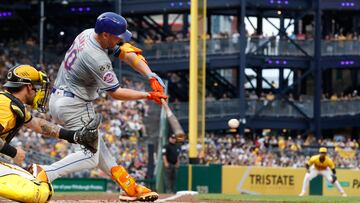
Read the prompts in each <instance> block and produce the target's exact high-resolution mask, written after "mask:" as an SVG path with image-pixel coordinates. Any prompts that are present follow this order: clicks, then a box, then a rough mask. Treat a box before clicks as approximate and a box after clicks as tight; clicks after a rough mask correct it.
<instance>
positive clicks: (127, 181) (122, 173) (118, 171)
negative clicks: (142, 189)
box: [111, 166, 137, 196]
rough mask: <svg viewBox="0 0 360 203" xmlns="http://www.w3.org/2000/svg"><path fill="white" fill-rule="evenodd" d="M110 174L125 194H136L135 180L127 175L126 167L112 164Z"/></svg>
mask: <svg viewBox="0 0 360 203" xmlns="http://www.w3.org/2000/svg"><path fill="white" fill-rule="evenodd" d="M111 175H112V178H113V180H115V181H116V182H117V183H118V184H119V185H120V187H121V189H123V190H124V191H125V192H126V194H127V195H129V196H135V195H136V193H137V192H136V182H135V180H134V178H133V177H131V176H130V175H129V173H128V172H127V171H126V169H125V168H124V167H122V166H114V167H112V168H111Z"/></svg>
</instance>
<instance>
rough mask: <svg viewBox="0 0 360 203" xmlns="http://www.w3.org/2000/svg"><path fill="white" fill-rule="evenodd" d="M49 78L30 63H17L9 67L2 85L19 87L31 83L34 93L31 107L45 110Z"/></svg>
mask: <svg viewBox="0 0 360 203" xmlns="http://www.w3.org/2000/svg"><path fill="white" fill-rule="evenodd" d="M49 83H50V82H49V79H48V77H47V75H46V74H45V73H43V72H41V71H38V70H36V69H35V68H34V67H32V66H30V65H19V66H15V67H13V68H11V69H10V70H9V71H8V74H7V81H6V83H5V84H4V85H3V86H4V87H7V88H14V87H21V86H23V85H33V87H34V88H35V89H36V95H35V98H34V100H33V104H32V108H33V109H38V110H39V111H40V112H45V106H46V103H47V99H48V93H49Z"/></svg>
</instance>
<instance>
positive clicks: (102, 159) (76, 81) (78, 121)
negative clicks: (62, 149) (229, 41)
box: [43, 29, 119, 181]
mask: <svg viewBox="0 0 360 203" xmlns="http://www.w3.org/2000/svg"><path fill="white" fill-rule="evenodd" d="M94 37H95V33H94V29H88V30H85V31H83V32H82V33H81V34H79V35H78V36H77V37H76V39H75V40H74V42H73V44H72V45H71V47H70V48H69V50H68V51H67V53H66V55H65V58H64V61H63V62H62V64H61V67H60V70H59V73H58V75H57V78H56V81H55V88H56V89H60V90H59V91H58V90H57V91H56V92H53V93H52V94H51V96H50V100H49V111H50V114H51V116H52V118H53V119H54V120H55V121H56V122H57V123H59V124H61V125H63V126H64V127H65V128H68V129H71V130H77V129H80V128H81V127H82V126H83V125H84V123H83V122H84V121H85V122H88V121H89V120H90V119H91V118H92V117H93V116H94V114H95V110H94V106H93V105H92V102H89V100H90V101H92V100H94V99H96V98H97V97H98V93H97V91H98V90H99V89H100V90H114V89H116V88H118V87H119V82H118V79H117V78H116V76H115V73H114V71H113V69H112V65H111V61H110V58H109V56H108V54H107V53H108V51H107V50H106V49H102V48H101V46H100V45H99V43H98V42H97V41H96V40H95V38H94ZM61 89H62V90H66V91H68V92H71V93H73V94H75V95H76V97H73V96H68V95H69V94H67V95H65V94H61V92H63V93H64V91H62V90H61ZM116 165H117V164H116V161H115V159H114V157H113V156H112V154H111V153H110V151H109V149H108V148H107V147H106V144H105V142H104V140H103V138H102V137H101V136H100V137H99V144H98V151H97V152H96V153H95V154H94V155H92V154H87V153H84V152H83V151H82V150H78V151H76V152H74V153H71V154H68V155H67V156H66V157H65V158H63V159H61V160H59V161H57V162H55V163H52V164H51V165H45V166H43V168H44V169H45V171H46V174H47V176H48V178H49V180H50V181H53V180H55V179H56V178H58V177H61V176H64V175H67V174H69V173H72V172H76V171H81V170H84V169H92V168H95V167H99V168H100V169H101V170H103V171H104V172H105V173H106V174H108V175H109V176H111V172H110V171H111V168H112V167H114V166H116Z"/></svg>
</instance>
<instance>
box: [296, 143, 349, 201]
mask: <svg viewBox="0 0 360 203" xmlns="http://www.w3.org/2000/svg"><path fill="white" fill-rule="evenodd" d="M319 152H320V154H318V155H315V156H312V157H311V158H310V160H309V161H308V162H307V163H306V164H305V167H306V170H307V172H306V174H305V177H304V183H303V187H302V190H301V193H300V194H299V196H304V195H305V193H306V189H307V187H308V185H309V182H310V181H311V180H312V179H313V178H315V177H316V176H318V175H322V176H324V177H325V178H326V179H327V180H328V181H329V182H330V183H332V184H334V185H335V187H336V188H337V190H338V191H339V192H340V193H341V195H342V196H344V197H346V196H347V195H346V193H345V191H344V190H343V188H342V187H341V186H340V183H339V181H338V180H337V178H336V175H335V174H336V170H335V164H334V162H333V161H332V160H331V159H330V157H328V156H326V154H327V149H326V148H325V147H321V148H320V149H319Z"/></svg>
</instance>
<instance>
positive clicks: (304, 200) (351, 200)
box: [196, 194, 360, 203]
mask: <svg viewBox="0 0 360 203" xmlns="http://www.w3.org/2000/svg"><path fill="white" fill-rule="evenodd" d="M196 198H197V199H199V200H231V201H246V202H252V201H264V202H298V203H299V202H300V203H313V202H314V203H322V202H324V203H325V202H326V203H336V202H342V203H343V202H346V203H355V202H356V203H358V202H360V197H323V196H304V197H298V196H285V195H284V196H281V195H241V194H239V195H226V194H200V195H198V196H197V197H196Z"/></svg>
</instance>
